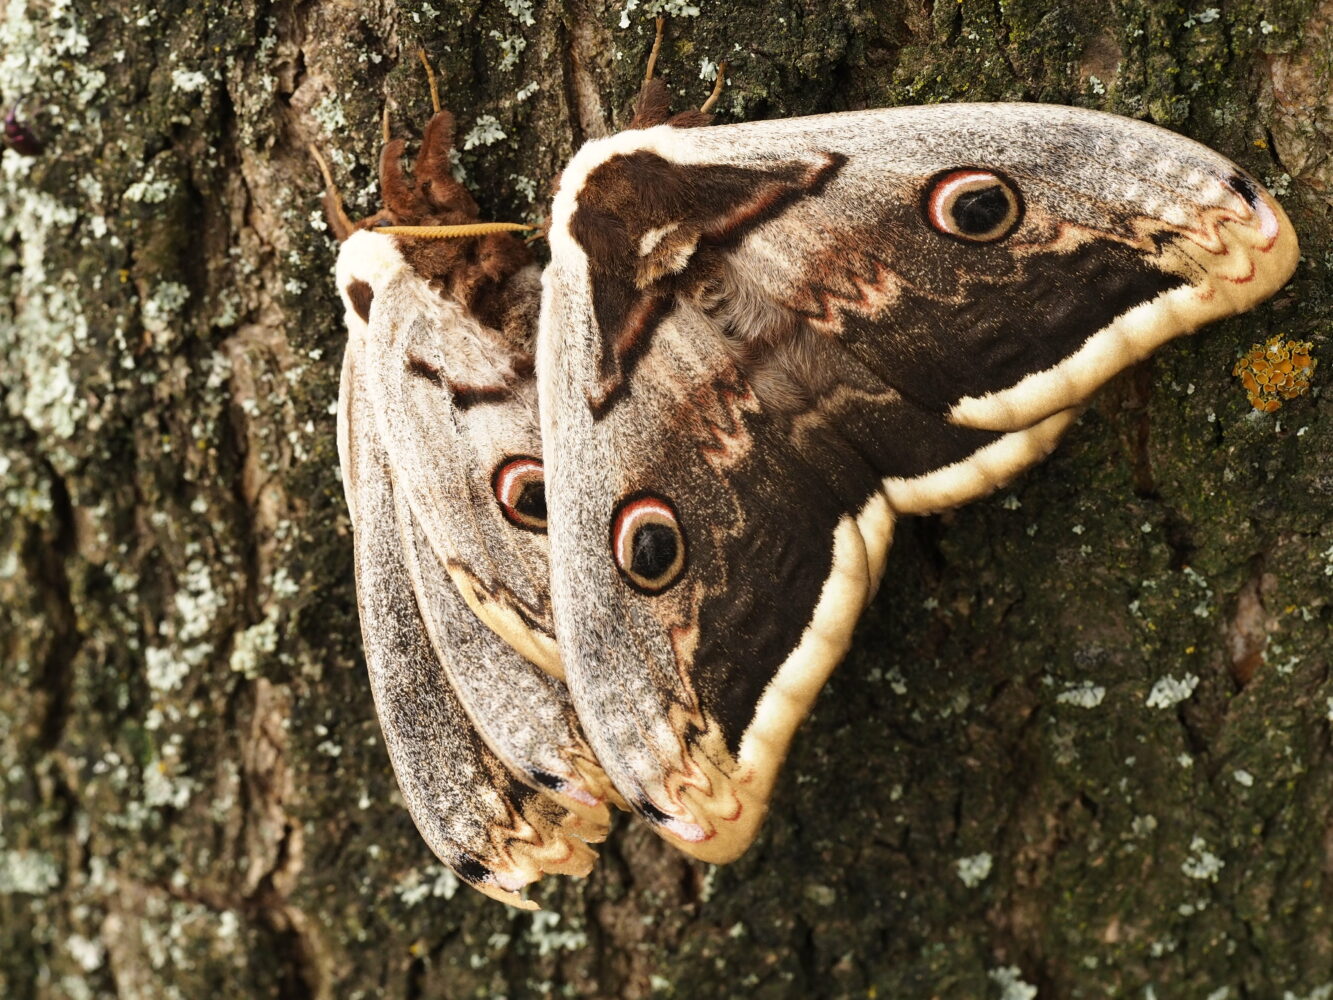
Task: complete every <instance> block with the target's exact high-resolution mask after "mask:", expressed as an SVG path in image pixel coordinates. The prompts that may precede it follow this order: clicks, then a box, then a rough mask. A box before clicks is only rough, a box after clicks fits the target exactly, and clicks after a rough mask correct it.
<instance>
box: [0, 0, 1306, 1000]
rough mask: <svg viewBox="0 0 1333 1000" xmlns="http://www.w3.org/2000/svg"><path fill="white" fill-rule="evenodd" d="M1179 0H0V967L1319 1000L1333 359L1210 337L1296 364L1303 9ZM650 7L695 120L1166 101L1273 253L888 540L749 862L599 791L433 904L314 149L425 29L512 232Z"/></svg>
mask: <svg viewBox="0 0 1333 1000" xmlns="http://www.w3.org/2000/svg"><path fill="white" fill-rule="evenodd" d="M1213 2H1215V3H1216V4H1217V6H1216V7H1209V6H1205V5H1203V4H1200V5H1197V6H1195V5H1186V4H1181V3H1175V2H1165V3H1163V2H1158V0H1112V2H1110V3H1107V2H1096V0H1067V2H1063V3H1038V2H1035V0H999V2H992V0H935V2H933V3H931V2H928V0H841V2H837V3H816V2H813V0H811V2H807V3H804V4H802V3H797V2H791V0H771V2H767V0H766V2H760V0H743V2H737V3H730V4H723V3H720V2H716V0H694V3H695V4H697V9H696V7H695V6H692V5H691V4H690V3H689V2H688V0H646V2H643V3H640V2H638V0H615V2H610V0H566V2H565V3H556V2H546V0H505V2H491V3H483V2H471V3H458V2H453V0H433V2H427V0H415V2H402V3H397V4H395V3H392V2H390V0H380V2H379V3H377V4H373V5H366V6H359V5H355V4H345V3H338V2H334V0H310V2H304V3H291V2H287V0H283V2H273V3H265V2H259V0H230V2H227V3H203V4H195V5H188V4H186V3H183V2H181V0H161V2H159V3H157V4H146V3H140V2H138V0H109V2H105V3H93V2H91V0H59V2H57V0H31V2H29V3H28V4H26V5H25V4H23V3H22V2H15V3H11V4H9V5H8V6H7V7H6V8H5V9H4V12H3V13H0V95H3V98H4V100H6V101H14V100H17V99H19V98H20V97H25V95H31V96H30V97H27V99H26V100H25V101H24V104H23V108H22V110H23V113H24V117H25V118H26V119H27V121H28V122H29V124H30V125H31V127H32V129H33V131H34V133H35V134H37V135H38V137H39V138H40V139H41V141H42V142H43V143H44V145H45V151H44V152H43V153H42V155H40V156H38V157H35V158H25V157H22V156H19V155H18V154H16V153H14V152H12V151H9V152H5V153H4V154H3V156H0V205H2V206H3V214H2V215H0V351H2V352H3V364H2V368H0V392H3V399H4V405H3V406H2V407H0V438H2V439H3V443H4V451H3V454H0V595H3V613H2V615H0V654H2V657H3V659H2V663H3V679H0V809H2V810H3V811H2V813H0V995H3V996H4V997H8V998H28V997H38V998H55V997H64V998H71V1000H83V998H91V997H122V998H135V997H143V998H157V997H164V998H169V997H183V998H189V1000H193V998H200V997H215V998H218V1000H222V998H232V997H238V998H239V997H247V998H248V997H265V996H272V997H283V998H330V997H340V998H341V997H347V998H354V997H380V996H383V997H499V996H504V997H511V998H517V997H545V996H577V997H647V996H650V995H651V996H677V997H689V998H699V997H732V996H739V995H746V996H754V997H772V998H779V997H782V998H786V997H881V998H905V1000H914V998H924V997H938V998H956V997H960V998H982V997H1000V998H1004V1000H1023V998H1031V997H1033V996H1040V997H1042V998H1064V997H1070V998H1101V997H1135V998H1138V997H1158V998H1162V1000H1168V998H1174V997H1182V998H1200V1000H1203V998H1207V1000H1241V998H1276V997H1280V996H1289V997H1292V998H1296V1000H1317V998H1328V997H1330V996H1333V940H1331V939H1330V926H1333V924H1331V923H1330V913H1329V904H1330V900H1331V899H1333V895H1331V893H1333V823H1331V822H1330V820H1331V819H1333V753H1331V748H1330V723H1331V720H1333V678H1330V671H1329V667H1330V654H1329V649H1330V623H1331V622H1333V610H1331V609H1330V607H1329V600H1328V599H1329V594H1330V589H1331V588H1333V514H1331V513H1330V502H1331V501H1333V414H1331V413H1330V409H1329V405H1328V398H1327V395H1326V394H1323V393H1321V392H1320V390H1319V389H1318V387H1317V386H1318V382H1319V381H1321V380H1322V376H1323V375H1324V372H1323V371H1322V370H1321V371H1319V372H1317V373H1316V388H1315V390H1314V391H1313V392H1312V393H1311V394H1310V395H1308V396H1306V397H1304V398H1302V399H1298V400H1295V401H1294V402H1291V403H1288V404H1287V405H1286V406H1285V407H1284V408H1283V409H1282V410H1280V411H1279V412H1277V413H1275V414H1269V415H1261V414H1257V413H1255V412H1254V411H1253V410H1252V409H1251V408H1250V406H1249V405H1248V403H1247V402H1246V399H1245V396H1244V393H1243V392H1242V391H1241V390H1240V388H1239V385H1238V384H1237V382H1236V381H1235V380H1234V379H1233V378H1232V376H1231V374H1230V371H1231V366H1232V363H1233V361H1234V359H1235V358H1236V357H1237V356H1238V355H1239V354H1241V353H1242V352H1243V351H1245V350H1246V349H1248V348H1249V346H1250V344H1251V343H1252V342H1254V341H1258V340H1262V339H1265V338H1266V337H1268V336H1270V335H1273V334H1279V333H1280V334H1283V335H1285V336H1288V337H1291V338H1294V339H1297V340H1313V341H1314V343H1315V354H1316V357H1320V356H1321V354H1323V353H1324V352H1327V350H1328V343H1329V338H1328V330H1329V321H1330V318H1331V317H1333V281H1331V280H1330V269H1331V268H1333V152H1330V151H1331V150H1333V3H1330V2H1329V0H1270V2H1268V3H1259V2H1251V0H1213ZM658 8H665V9H666V10H667V11H668V12H669V13H671V14H673V15H674V16H673V17H672V18H671V20H670V22H669V25H668V35H667V44H666V45H665V47H664V51H663V55H662V59H661V63H660V70H661V72H662V73H663V74H664V76H665V77H666V78H667V79H668V81H669V82H670V84H671V85H672V89H673V92H674V93H676V94H677V95H678V102H679V106H680V107H682V108H684V107H688V106H692V105H696V104H697V103H699V102H700V101H701V100H702V98H703V97H704V96H705V94H706V93H707V91H708V89H709V86H710V84H709V83H708V82H707V81H706V80H703V79H701V78H700V73H701V68H702V67H703V66H704V64H705V61H707V62H709V63H712V62H716V61H719V60H721V59H726V60H727V61H728V62H729V64H730V68H729V70H728V76H729V80H730V83H729V86H728V88H727V90H726V91H725V92H724V94H723V97H722V102H721V105H720V110H721V118H722V119H723V120H728V121H730V120H747V119H754V118H763V117H774V116H782V115H795V114H804V113H809V112H817V111H828V110H841V109H848V108H860V107H873V106H885V105H893V104H910V103H922V102H935V101H952V100H996V99H1006V100H1014V99H1018V100H1040V101H1054V102H1061V103H1071V104H1080V105H1084V106H1089V107H1098V108H1104V109H1106V110H1109V111H1114V112H1119V113H1122V114H1129V115H1133V116H1137V117H1143V118H1148V119H1151V120H1153V121H1156V122H1158V123H1159V124H1163V125H1166V126H1168V127H1171V128H1174V129H1177V130H1179V131H1183V132H1185V133H1187V134H1190V135H1193V136H1195V137H1196V138H1198V139H1200V140H1201V141H1203V142H1205V143H1208V144H1209V145H1211V146H1213V147H1215V148H1217V149H1219V150H1221V151H1222V152H1224V153H1225V154H1227V155H1228V156H1230V157H1232V158H1233V159H1235V160H1237V161H1238V162H1240V163H1241V164H1242V165H1244V166H1245V167H1246V168H1248V169H1249V170H1250V171H1252V172H1253V173H1255V174H1256V175H1257V176H1259V177H1260V178H1261V179H1262V180H1263V181H1264V182H1265V183H1266V184H1267V185H1268V186H1269V188H1270V189H1272V190H1273V191H1274V192H1275V193H1277V194H1278V195H1279V196H1280V197H1281V199H1282V200H1283V202H1284V204H1285V205H1286V207H1287V210H1288V212H1289V213H1290V214H1291V216H1292V218H1293V220H1294V222H1295V224H1296V227H1297V229H1298V231H1299V233H1300V236H1301V240H1302V247H1303V250H1304V259H1303V261H1302V263H1301V265H1300V268H1299V270H1298V271H1297V274H1296V277H1295V279H1294V280H1293V282H1292V283H1291V284H1290V285H1289V286H1288V288H1287V289H1286V290H1285V291H1284V292H1282V293H1281V294H1279V296H1278V297H1277V298H1276V299H1275V300H1274V301H1273V302H1272V303H1270V304H1269V305H1267V306H1265V307H1263V308H1261V309H1259V310H1256V311H1255V312H1253V313H1251V314H1249V315H1246V316H1243V317H1240V318H1238V319H1235V320H1232V321H1230V322H1227V323H1223V324H1219V325H1216V326H1214V327H1211V328H1209V329H1208V330H1206V331H1205V332H1203V333H1201V334H1199V335H1198V336H1196V337H1194V338H1190V339H1188V340H1186V341H1183V342H1179V343H1177V344H1174V345H1172V346H1170V347H1169V348H1167V349H1165V350H1163V351H1162V352H1160V354H1159V355H1158V356H1157V358H1156V359H1155V360H1154V361H1152V362H1150V363H1148V364H1146V365H1143V366H1140V367H1139V368H1137V369H1135V370H1133V371H1131V372H1129V373H1127V374H1126V375H1124V376H1122V377H1121V378H1119V379H1117V380H1116V381H1115V382H1114V383H1113V384H1112V385H1111V386H1109V387H1108V388H1107V389H1106V390H1105V391H1104V392H1102V393H1101V395H1100V396H1099V398H1098V399H1097V401H1096V402H1095V404H1094V405H1093V406H1092V407H1091V409H1090V410H1089V411H1088V412H1087V414H1086V415H1085V416H1084V417H1083V418H1082V420H1081V422H1080V423H1079V424H1078V425H1077V426H1076V427H1075V428H1074V430H1073V431H1072V432H1071V433H1070V435H1069V437H1068V439H1067V440H1066V441H1065V443H1064V444H1063V445H1062V446H1061V447H1060V449H1059V450H1058V451H1057V452H1056V454H1055V455H1054V456H1053V457H1052V458H1051V459H1050V460H1049V461H1048V462H1047V463H1046V464H1045V465H1043V466H1041V467H1039V468H1038V469H1036V470H1034V471H1033V472H1031V473H1029V474H1028V475H1026V476H1024V477H1023V478H1022V479H1021V480H1019V481H1018V482H1017V483H1015V484H1014V485H1013V486H1012V487H1010V488H1009V489H1006V490H1004V491H1002V492H1001V493H1000V494H998V495H996V496H995V497H993V498H991V499H989V500H986V501H984V502H981V503H977V504H974V505H972V506H971V507H968V508H966V509H964V510H961V511H958V512H956V513H954V514H950V515H948V516H945V517H937V518H927V519H920V520H915V521H910V522H908V523H905V524H903V525H902V526H901V527H900V531H899V535H898V540H897V543H896V545H895V547H894V550H893V552H892V553H891V556H890V563H889V570H888V577H887V579H886V580H885V583H884V585H883V587H882V588H881V591H880V594H879V597H878V598H877V600H876V602H875V604H874V606H873V608H872V609H871V611H870V612H869V613H868V614H867V616H866V619H865V621H864V622H863V624H862V626H861V628H860V630H859V632H858V634H857V638H856V643H855V647H854V650H853V652H852V654H851V655H850V656H849V658H848V660H847V662H846V663H845V664H844V665H843V666H842V667H841V668H840V670H839V671H838V673H837V675H836V676H835V678H834V680H833V682H832V683H831V684H830V685H829V687H828V689H827V690H826V691H825V692H824V694H823V695H822V696H821V698H820V701H819V703H818V706H817V711H816V713H815V715H814V717H813V719H812V720H811V721H810V722H809V723H808V724H807V725H806V726H805V727H804V729H803V730H802V732H801V734H800V735H799V737H798V739H797V742H796V745H795V747H794V750H793V754H792V758H791V760H790V762H789V764H788V766H787V769H786V772H785V777H784V779H783V780H782V782H781V784H780V786H779V788H778V790H777V793H776V796H775V799H774V803H773V809H772V814H771V817H770V819H769V820H768V823H767V825H766V827H765V829H764V831H763V833H762V835H761V837H760V839H759V841H758V843H757V844H756V845H755V846H754V848H753V849H752V850H751V851H750V852H749V853H748V854H747V855H746V856H745V857H744V858H743V859H742V860H740V861H739V862H737V863H736V864H734V865H731V866H729V867H726V868H718V869H713V868H710V867H707V866H702V865H699V864H696V863H693V862H691V861H688V860H686V859H684V858H682V857H680V856H678V855H677V854H675V853H674V852H673V851H672V850H671V849H669V848H667V847H665V846H664V845H663V844H662V843H661V842H659V841H658V840H657V839H656V838H654V837H653V836H652V835H651V834H650V833H648V832H647V831H645V830H644V829H643V828H642V827H641V826H637V825H634V824H631V823H628V822H622V823H621V824H620V825H619V827H618V828H617V830H616V832H615V833H614V834H613V836H612V837H611V839H610V840H609V841H608V843H607V844H606V845H605V846H604V848H603V849H602V857H601V861H600V862H599V865H598V867H597V869H596V870H595V872H594V874H593V875H592V876H591V877H590V878H588V879H586V880H584V881H581V882H574V881H568V880H566V881H563V882H561V881H559V880H557V881H555V882H553V883H551V884H550V887H549V888H546V889H544V890H543V891H542V898H543V900H544V901H545V903H546V905H547V906H548V907H549V912H547V913H545V914H537V915H526V914H519V913H517V912H513V911H510V910H508V909H506V908H504V907H502V906H500V905H498V904H495V903H492V902H490V901H488V900H485V899H483V898H481V897H480V896H477V895H475V894H472V893H469V892H468V891H466V890H460V891H458V892H457V893H456V894H455V888H456V885H455V882H454V880H453V879H452V878H451V877H450V876H449V875H448V873H446V872H445V871H444V870H443V869H442V868H441V867H440V866H439V865H438V864H437V863H435V861H434V860H433V858H432V857H431V856H430V854H429V852H428V851H427V849H426V847H425V845H424V844H423V843H422V842H421V840H420V839H419V837H418V836H417V835H416V833H415V831H414V830H413V828H412V824H411V822H410V820H409V818H408V816H407V814H406V812H405V811H404V810H403V808H402V806H401V803H400V801H399V800H398V796H397V793H396V790H395V787H394V783H393V778H392V774H391V772H390V771H389V767H388V762H387V759H386V757H385V754H384V751H383V748H382V745H381V743H380V740H379V735H378V727H377V725H376V723H375V718H374V713H373V709H372V706H371V701H370V697H369V692H368V686H367V683H366V679H365V677H364V674H363V668H362V666H361V663H360V654H359V633H358V625H357V619H356V611H355V602H354V597H353V592H352V577H351V562H350V551H351V546H350V541H349V537H348V521H347V516H346V511H345V509H344V507H343V502H342V496H341V487H340V485H339V482H338V479H337V474H336V464H337V460H336V454H335V447H334V440H333V417H332V415H331V413H332V410H331V408H332V406H333V402H334V399H335V397H336V393H337V382H338V365H339V359H340V356H341V348H342V343H343V337H344V334H343V330H342V327H341V320H340V316H339V308H338V305H337V300H336V296H335V294H334V290H333V287H332V283H331V281H330V269H331V265H332V260H333V255H334V252H335V248H334V244H333V241H332V240H331V238H330V236H329V234H328V232H327V231H326V229H325V227H324V225H323V223H322V216H321V212H320V207H319V194H320V189H321V185H320V181H319V178H318V175H317V173H316V171H315V168H314V165H313V163H312V161H311V159H310V156H309V154H308V152H307V148H306V147H307V144H309V143H312V142H313V143H315V144H316V145H318V146H319V148H321V149H322V150H323V151H324V153H325V154H326V156H328V157H329V158H330V159H331V160H332V161H333V164H334V169H335V173H336V175H337V178H338V181H339V183H340V184H341V185H342V187H343V189H344V191H345V192H346V193H347V194H348V197H349V201H350V205H349V209H350V210H351V211H352V212H353V214H357V213H368V212H369V211H371V210H372V209H373V207H374V206H375V202H376V196H375V193H374V188H373V178H374V172H373V165H374V162H375V156H376V153H377V149H378V145H379V116H380V112H381V109H382V108H383V107H384V106H385V105H386V103H387V104H388V106H389V107H390V108H391V109H392V115H393V117H392V121H393V127H394V129H395V131H396V132H397V133H398V134H404V135H406V134H412V132H413V129H414V128H416V127H418V126H419V125H420V124H422V123H424V121H425V119H426V117H427V116H428V113H429V101H428V95H427V90H426V87H425V83H424V78H423V74H422V71H421V69H420V67H419V65H418V63H417V62H416V59H415V56H414V52H415V49H416V48H417V46H422V47H424V48H425V50H426V51H427V52H428V53H429V54H430V55H431V56H432V58H433V59H435V60H436V61H437V62H438V63H439V64H440V65H441V67H442V89H443V94H444V98H445V102H446V104H447V105H448V106H449V107H450V108H451V109H453V110H454V111H455V112H456V113H457V114H458V116H459V123H460V137H462V138H464V139H465V141H464V142H463V146H464V148H463V149H462V151H461V155H460V157H459V162H460V163H461V165H462V168H463V170H464V171H465V172H466V176H467V178H468V180H469V183H470V184H471V185H472V186H473V188H474V189H475V190H476V192H477V196H478V199H479V200H480V202H481V203H482V205H483V206H484V208H485V211H486V212H487V213H488V214H489V215H490V216H491V217H495V218H517V217H522V218H538V217H540V216H541V215H542V212H543V204H544V200H545V198H546V195H547V193H548V191H549V188H550V184H551V181H552V179H553V178H554V177H555V175H556V173H557V172H558V171H559V169H560V166H561V164H562V163H563V162H564V160H565V159H566V158H567V157H568V156H569V155H570V153H571V152H572V151H573V150H574V149H575V148H577V146H578V145H579V143H580V142H582V141H583V140H584V139H586V138H588V137H591V136H596V135H600V134H604V133H606V132H608V131H611V130H613V129H614V128H615V127H616V126H617V123H621V122H623V121H624V120H625V118H624V114H623V109H624V108H625V107H626V106H627V104H628V102H629V100H630V98H631V97H632V95H633V93H634V91H635V89H636V87H637V82H638V79H639V77H640V75H641V73H642V70H643V66H644V62H645V58H646V54H647V51H648V48H649V45H650V42H651V38H652V16H651V15H652V13H653V12H655V11H656V10H657V9H658ZM1323 363H1324V364H1325V365H1329V364H1333V355H1330V356H1328V358H1326V359H1324V361H1323ZM1154 692H1156V696H1154ZM1284 991H1285V992H1284Z"/></svg>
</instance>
